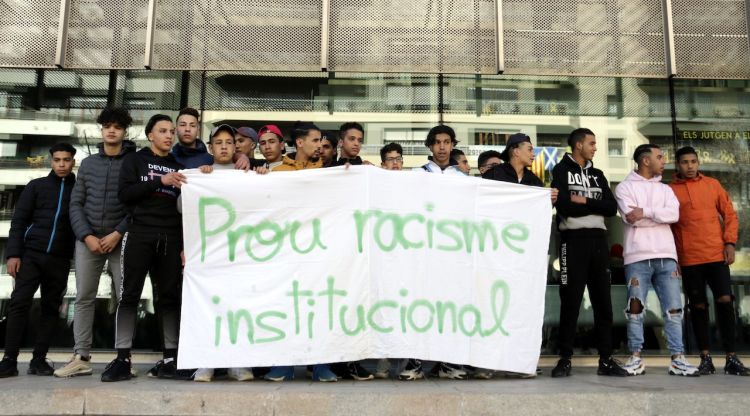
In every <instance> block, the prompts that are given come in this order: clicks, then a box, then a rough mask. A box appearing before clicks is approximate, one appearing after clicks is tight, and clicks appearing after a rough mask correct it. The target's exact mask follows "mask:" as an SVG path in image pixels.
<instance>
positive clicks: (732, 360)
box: [724, 354, 750, 377]
mask: <svg viewBox="0 0 750 416" xmlns="http://www.w3.org/2000/svg"><path fill="white" fill-rule="evenodd" d="M724 374H729V375H732V376H744V377H747V376H750V370H748V368H747V367H745V365H744V364H742V361H740V359H739V358H737V355H735V354H732V355H730V356H728V357H727V362H726V364H725V365H724Z"/></svg>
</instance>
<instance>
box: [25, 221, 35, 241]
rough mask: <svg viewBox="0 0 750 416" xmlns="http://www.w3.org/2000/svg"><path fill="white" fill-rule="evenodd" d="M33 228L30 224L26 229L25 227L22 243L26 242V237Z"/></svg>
mask: <svg viewBox="0 0 750 416" xmlns="http://www.w3.org/2000/svg"><path fill="white" fill-rule="evenodd" d="M33 226H34V224H33V223H32V224H31V225H29V226H28V227H26V232H25V233H23V241H26V237H27V236H28V235H29V231H31V228H32V227H33Z"/></svg>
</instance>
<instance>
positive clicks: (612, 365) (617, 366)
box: [596, 356, 630, 377]
mask: <svg viewBox="0 0 750 416" xmlns="http://www.w3.org/2000/svg"><path fill="white" fill-rule="evenodd" d="M596 374H597V375H600V376H614V377H627V376H629V375H630V373H628V372H627V371H626V370H625V369H624V368H622V363H621V362H619V361H617V360H615V359H614V358H613V357H611V356H610V357H608V358H607V359H604V360H603V359H601V358H600V359H599V368H597V370H596Z"/></svg>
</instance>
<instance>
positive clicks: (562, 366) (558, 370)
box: [551, 358, 573, 378]
mask: <svg viewBox="0 0 750 416" xmlns="http://www.w3.org/2000/svg"><path fill="white" fill-rule="evenodd" d="M571 368H573V366H572V364H571V363H570V358H560V359H559V360H557V365H555V368H553V369H552V373H551V376H552V377H554V378H557V377H568V376H569V375H570V369H571Z"/></svg>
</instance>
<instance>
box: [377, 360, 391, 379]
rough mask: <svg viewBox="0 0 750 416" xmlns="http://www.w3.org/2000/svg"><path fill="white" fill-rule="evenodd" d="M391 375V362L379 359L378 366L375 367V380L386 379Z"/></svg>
mask: <svg viewBox="0 0 750 416" xmlns="http://www.w3.org/2000/svg"><path fill="white" fill-rule="evenodd" d="M390 374H391V362H390V360H388V359H387V358H381V359H379V360H378V365H377V367H375V378H380V379H386V378H388V377H389V376H390Z"/></svg>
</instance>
